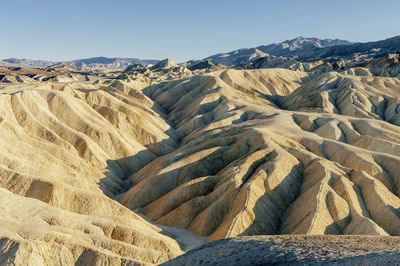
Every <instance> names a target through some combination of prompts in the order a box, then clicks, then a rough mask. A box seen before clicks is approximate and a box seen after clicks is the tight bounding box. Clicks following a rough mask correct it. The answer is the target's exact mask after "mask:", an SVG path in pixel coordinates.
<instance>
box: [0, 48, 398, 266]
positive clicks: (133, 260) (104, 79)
mask: <svg viewBox="0 0 400 266" xmlns="http://www.w3.org/2000/svg"><path fill="white" fill-rule="evenodd" d="M398 59H399V55H398V54H388V55H385V56H383V57H380V58H374V59H370V58H369V59H366V60H364V61H361V62H357V63H355V62H353V63H349V62H348V61H343V62H342V61H337V62H334V63H332V62H327V61H323V60H320V61H313V62H302V61H297V60H294V59H293V60H292V59H284V58H278V57H275V58H272V57H267V58H264V59H262V58H261V59H260V58H259V59H256V60H257V61H253V62H252V63H250V64H245V65H241V66H240V67H238V68H237V69H233V68H225V67H216V66H215V65H214V64H212V62H206V63H201V62H200V65H199V66H197V67H190V66H189V67H188V68H186V66H185V65H178V64H176V63H174V62H173V61H172V60H170V59H166V60H163V61H161V62H160V63H158V64H157V65H154V66H145V65H134V66H132V67H128V68H127V69H126V70H125V71H104V72H102V71H87V70H82V69H80V68H77V67H75V66H72V65H70V64H69V63H61V64H56V65H53V66H50V67H47V68H44V69H34V68H23V67H12V66H3V67H1V68H0V71H1V73H0V81H1V83H0V84H1V85H0V136H1V137H0V148H1V149H0V172H1V175H0V211H1V213H2V216H1V217H0V264H6V265H12V264H15V265H52V264H59V265H70V264H78V265H87V264H98V265H104V264H124V265H125V264H126V265H131V264H160V263H163V262H166V261H168V260H171V259H173V258H175V257H177V256H179V255H181V254H182V253H183V252H185V251H187V250H189V249H191V248H194V247H195V246H196V245H199V244H201V243H203V242H204V241H208V242H210V241H214V240H219V241H220V242H215V243H216V244H215V246H209V245H210V244H209V245H208V246H207V245H206V246H203V247H202V248H198V249H195V250H193V251H192V252H189V253H188V254H187V255H185V256H183V257H182V258H183V259H177V260H176V261H175V262H174V261H171V263H178V264H179V263H183V264H184V263H189V264H190V263H191V262H196V263H198V262H199V260H198V258H203V257H204V258H206V257H207V256H208V257H209V256H210V255H205V254H208V253H207V252H208V251H207V250H209V249H210V247H212V248H213V247H216V248H219V246H218V245H222V246H224V245H225V244H226V245H228V246H230V247H231V248H232V249H231V251H230V252H235V250H237V248H238V250H241V249H240V248H241V247H248V246H251V245H255V244H254V243H255V242H257V241H259V242H260V243H264V244H265V243H267V244H265V245H267V246H268V248H270V247H272V248H274V247H276V248H281V246H280V244H279V243H281V242H279V241H286V240H284V239H286V238H284V237H280V236H271V237H267V238H263V237H261V238H260V239H261V240H258V239H257V238H255V239H256V240H257V241H255V242H254V241H253V240H254V238H242V237H245V236H254V235H288V234H289V235H302V236H299V238H296V237H293V239H294V240H293V239H292V240H293V241H294V242H295V243H297V244H295V245H301V243H302V242H301V241H305V242H308V240H310V245H313V244H312V243H316V244H315V245H321V243H323V241H326V242H329V241H339V242H340V241H347V240H346V238H332V237H324V235H370V237H363V236H361V237H360V236H358V237H353V238H351V237H350V238H349V239H351V240H352V241H353V240H354V241H355V244H354V245H357V244H356V243H357V241H363V239H364V238H365V239H366V240H365V241H367V240H368V241H370V240H371V239H373V240H371V241H372V242H371V243H379V247H381V248H382V249H386V248H387V249H388V250H389V249H390V250H391V252H395V253H396V252H397V253H398V252H399V250H398V249H391V246H393V245H392V244H391V243H389V242H390V241H397V240H396V239H397V238H391V236H398V235H400V198H399V195H400V171H399V170H400V127H399V126H400V81H399V79H398V70H399V60H398ZM271 60H272V61H271ZM274 64H276V65H274ZM274 66H280V67H274ZM304 235H318V236H319V237H317V238H312V237H310V236H304ZM373 236H375V237H373ZM225 238H233V240H232V239H231V240H221V239H225ZM282 239H283V240H282ZM338 239H339V240H338ZM343 239H344V240H343ZM388 239H390V241H389V240H388ZM292 240H290V241H292ZM386 240H388V241H389V242H387V241H386ZM224 241H225V242H224ZM296 241H297V242H296ZM313 241H314V242H313ZM315 241H316V242H315ZM374 241H375V242H374ZM385 241H386V242H385ZM278 242H279V243H278ZM339 242H338V243H339ZM290 243H292V242H290ZM299 243H300V244H299ZM340 243H342V242H340ZM385 243H386V244H387V245H386V246H385ZM264 244H262V245H264ZM213 245H214V244H213ZM212 248H211V249H212ZM313 249H314V247H311V251H304V252H311V253H312V252H313V251H312V250H313ZM328 249H330V250H331V249H332V250H334V247H329V248H328ZM299 252H303V251H299ZM329 252H330V251H329ZM349 252H350V251H349ZM358 252H360V251H359V249H357V248H356V249H354V250H353V251H351V252H350V253H351V254H350V253H349V254H350V255H349V256H347V257H346V256H342V259H344V260H346V259H349V258H350V257H353V256H356V255H357V254H358ZM372 253H373V252H372ZM372 253H371V252H370V253H368V252H366V253H363V254H364V255H366V256H370V257H371V256H372V257H373V256H374V254H375V253H374V254H372ZM196 254H197V255H196ZM332 254H334V255H332V256H333V257H332V256H331V257H329V261H331V262H335V261H337V260H338V259H340V258H341V255H340V254H342V253H341V252H340V250H339V251H337V252H336V251H335V252H333V253H332ZM360 254H361V253H360ZM189 255H190V256H189ZM188 256H189V257H188ZM191 256H192V257H191ZM193 256H194V257H193ZM196 256H197V257H196ZM370 257H368V258H370ZM372 257H371V258H372ZM294 258H298V260H299V261H300V260H301V256H300V257H296V256H294V257H293V256H292V257H290V258H289V259H294ZM306 259H308V257H307V256H306ZM384 259H388V260H387V261H390V262H393V260H394V261H397V262H398V256H397V257H396V256H390V257H389V258H387V257H385V258H384ZM396 259H397V260H396ZM222 262H223V261H222ZM290 262H291V261H290V260H288V261H287V263H290ZM315 262H316V263H318V262H319V261H318V260H316V261H315ZM344 262H346V261H344ZM361 262H363V261H361ZM377 262H382V261H379V260H377Z"/></svg>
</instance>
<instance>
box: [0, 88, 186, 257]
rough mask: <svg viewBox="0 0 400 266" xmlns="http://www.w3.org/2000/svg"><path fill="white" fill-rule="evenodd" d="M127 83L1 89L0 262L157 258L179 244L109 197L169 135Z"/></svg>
mask: <svg viewBox="0 0 400 266" xmlns="http://www.w3.org/2000/svg"><path fill="white" fill-rule="evenodd" d="M131 85H132V84H131ZM131 85H130V84H128V83H124V82H119V81H114V82H111V83H110V84H107V83H104V84H99V85H87V84H86V85H85V84H79V83H78V84H69V85H62V84H53V85H52V84H41V85H39V86H31V85H26V86H21V85H18V86H10V87H7V88H3V89H1V90H0V106H1V107H0V121H1V122H0V134H1V138H0V147H1V152H0V173H1V178H0V187H1V189H0V212H1V214H2V215H1V218H0V225H1V226H0V242H1V245H0V246H1V247H2V248H1V250H0V264H8V263H14V264H16V265H71V264H74V263H77V264H82V265H86V264H87V263H90V264H98V265H103V264H158V263H161V262H164V261H166V260H168V259H171V258H173V257H175V256H177V255H179V254H181V253H182V251H181V248H180V246H179V244H178V243H177V242H176V241H175V240H173V239H171V238H170V237H167V236H165V235H162V234H161V233H160V232H161V231H162V229H160V228H158V227H156V226H153V225H151V224H150V223H148V222H147V221H145V220H144V219H142V218H141V217H140V216H138V215H137V214H135V213H134V212H132V211H130V210H129V209H127V208H125V207H124V206H122V205H120V204H119V203H118V202H116V201H115V200H113V199H112V198H113V197H115V196H116V195H117V194H119V193H120V192H121V191H123V190H124V189H125V187H126V184H125V181H124V178H125V177H127V176H128V175H129V174H130V173H134V172H136V171H137V170H139V169H141V168H142V167H143V166H145V165H146V164H148V163H149V162H150V161H152V160H153V159H154V158H156V157H157V156H159V155H162V154H165V153H168V152H169V151H171V150H173V149H174V146H175V145H176V144H175V142H174V141H173V140H170V138H169V136H168V135H167V134H165V133H164V132H166V131H168V130H171V131H172V132H173V129H171V127H170V126H169V125H168V124H167V123H165V122H164V120H163V119H162V118H161V116H160V115H159V114H158V113H157V112H158V107H157V106H155V105H154V104H153V103H152V101H151V100H149V99H148V98H147V97H146V96H144V95H143V94H142V93H141V92H140V90H138V89H135V88H134V87H136V86H131ZM138 85H140V84H138Z"/></svg>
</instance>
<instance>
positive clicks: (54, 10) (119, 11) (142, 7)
mask: <svg viewBox="0 0 400 266" xmlns="http://www.w3.org/2000/svg"><path fill="white" fill-rule="evenodd" d="M399 10H400V1H398V0H385V1H378V0H377V1H372V0H353V1H352V0H347V1H344V0H335V1H328V0H318V1H317V0H308V1H307V0H303V1H300V0H286V1H285V0H281V1H278V0H276V1H272V0H270V1H269V0H247V1H244V0H241V1H239V0H212V1H210V0H201V1H190V0H186V1H185V0H169V1H168V0H158V1H145V0H142V1H135V0H131V1H128V0H114V1H105V0H96V1H94V0H79V1H78V0H70V1H61V0H51V1H50V0H18V1H17V0H15V1H14V0H12V1H2V3H1V9H0V25H2V26H1V37H0V58H9V57H17V58H33V59H46V60H71V59H78V58H86V57H94V56H107V57H137V58H142V59H163V58H166V57H170V58H172V59H174V60H175V61H177V62H183V61H186V60H189V59H198V58H204V57H207V56H209V55H212V54H216V53H219V52H227V51H231V50H235V49H238V48H244V47H254V46H258V45H263V44H269V43H272V42H281V41H284V40H286V39H292V38H295V37H297V36H305V37H318V38H339V39H346V40H350V41H372V40H380V39H385V38H388V37H392V36H395V35H400V15H399Z"/></svg>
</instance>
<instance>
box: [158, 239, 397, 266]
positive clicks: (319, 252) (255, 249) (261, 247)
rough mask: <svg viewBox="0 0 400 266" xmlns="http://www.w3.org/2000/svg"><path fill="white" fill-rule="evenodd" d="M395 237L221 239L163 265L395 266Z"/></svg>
mask: <svg viewBox="0 0 400 266" xmlns="http://www.w3.org/2000/svg"><path fill="white" fill-rule="evenodd" d="M399 244H400V239H399V237H382V236H304V235H301V236H294V235H292V236H289V235H286V236H255V237H238V238H233V239H222V240H218V241H215V242H212V243H208V244H207V245H205V246H202V247H199V248H197V249H195V250H191V251H189V252H188V253H186V254H184V255H182V256H180V257H178V258H176V259H174V260H172V261H168V262H167V263H165V264H163V265H191V266H197V265H273V264H279V265H398V264H399V263H400V248H399Z"/></svg>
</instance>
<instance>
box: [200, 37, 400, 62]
mask: <svg viewBox="0 0 400 266" xmlns="http://www.w3.org/2000/svg"><path fill="white" fill-rule="evenodd" d="M398 50H400V36H396V37H393V38H389V39H386V40H382V41H375V42H366V43H352V42H349V41H345V40H339V39H334V40H333V39H325V40H321V39H318V38H304V37H298V38H295V39H293V40H287V41H284V42H281V43H273V44H270V45H263V46H258V47H255V48H244V49H239V50H235V51H232V52H228V53H220V54H216V55H213V56H210V57H207V58H204V59H203V61H206V60H209V61H211V62H212V63H214V64H223V65H226V66H237V65H241V64H247V63H249V62H251V61H254V60H256V59H258V58H261V57H266V56H269V55H273V56H282V57H293V58H297V59H298V60H303V61H306V60H308V61H313V60H314V61H315V60H320V59H329V58H332V59H335V58H339V57H340V58H352V57H357V56H370V57H371V56H372V57H376V56H380V55H383V54H388V53H395V52H396V51H398Z"/></svg>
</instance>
